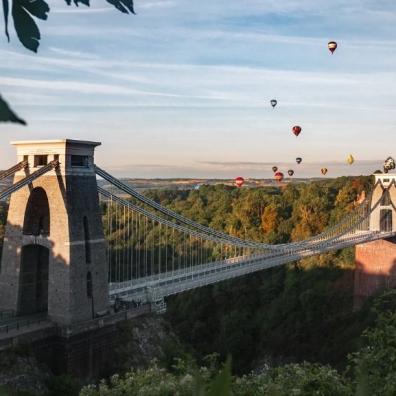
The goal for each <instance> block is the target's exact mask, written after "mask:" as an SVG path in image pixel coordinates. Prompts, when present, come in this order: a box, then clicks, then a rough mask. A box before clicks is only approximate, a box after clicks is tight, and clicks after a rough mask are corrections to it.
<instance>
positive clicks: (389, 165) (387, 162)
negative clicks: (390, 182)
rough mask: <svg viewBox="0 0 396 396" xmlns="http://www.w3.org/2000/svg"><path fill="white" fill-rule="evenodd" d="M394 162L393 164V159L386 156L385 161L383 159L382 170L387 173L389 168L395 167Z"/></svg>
mask: <svg viewBox="0 0 396 396" xmlns="http://www.w3.org/2000/svg"><path fill="white" fill-rule="evenodd" d="M395 167H396V164H395V160H394V159H393V158H392V157H388V158H387V159H386V160H385V161H384V172H385V173H388V172H389V171H390V170H392V169H395Z"/></svg>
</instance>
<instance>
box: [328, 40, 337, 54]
mask: <svg viewBox="0 0 396 396" xmlns="http://www.w3.org/2000/svg"><path fill="white" fill-rule="evenodd" d="M327 47H328V48H329V51H330V52H331V53H332V54H333V53H334V51H335V50H336V49H337V43H336V42H335V41H329V42H328V44H327Z"/></svg>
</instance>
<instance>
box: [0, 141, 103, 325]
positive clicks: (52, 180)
mask: <svg viewBox="0 0 396 396" xmlns="http://www.w3.org/2000/svg"><path fill="white" fill-rule="evenodd" d="M13 144H14V145H15V146H16V148H17V156H18V161H22V160H25V159H28V161H29V168H28V169H24V170H21V171H19V172H17V173H16V174H15V177H14V182H17V181H19V180H21V179H23V178H24V177H26V175H27V174H29V173H32V172H34V171H35V170H37V169H38V167H39V166H42V163H41V164H40V165H39V164H38V162H39V159H40V158H41V159H42V158H43V157H46V160H47V161H48V162H49V161H52V160H54V159H58V160H59V162H60V165H59V166H58V167H57V168H56V169H54V170H52V171H49V172H48V173H46V174H44V175H43V176H41V177H39V178H38V179H36V180H34V181H33V182H32V183H31V184H30V185H28V186H26V187H24V188H22V189H20V190H18V191H17V192H15V193H14V194H12V196H11V199H10V204H9V211H8V218H7V225H6V230H5V238H4V246H3V255H2V260H1V272H0V310H4V309H12V310H14V311H15V312H17V313H19V314H21V313H23V311H24V308H26V307H23V304H22V303H21V302H23V301H24V299H23V297H24V296H25V300H26V293H31V295H32V298H34V292H32V290H35V291H36V292H35V293H36V298H41V300H42V298H43V297H42V293H43V292H47V293H48V316H49V317H50V318H51V319H52V320H53V321H55V322H56V323H59V324H71V323H75V322H79V321H82V320H89V319H92V317H94V316H95V315H96V314H97V313H98V312H105V311H106V310H107V308H108V282H107V261H106V245H105V240H104V235H103V227H102V221H101V211H100V207H99V198H98V192H97V184H96V175H95V171H94V148H95V147H96V146H98V145H99V144H100V143H95V142H86V141H76V140H69V139H66V140H53V141H35V142H15V143H13ZM39 156H40V158H39V159H38V157H39ZM43 161H44V160H43ZM38 189H40V190H41V189H42V190H43V191H44V192H45V194H46V198H47V199H48V204H47V205H48V207H49V230H48V231H47V230H44V229H43V227H44V226H43V224H44V223H45V221H46V220H45V219H44V218H41V217H43V216H44V215H42V213H44V212H45V211H44V209H42V208H40V205H37V204H33V205H28V202H29V197H30V196H31V195H32V194H33V193H34V192H35V191H37V190H38ZM40 194H41V195H40V196H41V197H43V193H42V192H40ZM42 201H45V199H42ZM32 211H33V212H32ZM27 217H29V221H26V218H27ZM35 218H36V222H37V226H36V227H34V226H31V223H32V221H33V222H34V219H35ZM84 218H85V220H84ZM32 219H33V220H32ZM84 222H85V223H86V224H85V225H84ZM26 224H30V226H27V225H26ZM32 230H33V231H32ZM34 230H37V232H35V231H34ZM87 233H88V235H87ZM87 245H88V246H87ZM26 246H29V247H30V248H29V254H26V252H25V250H26V251H27V249H24V247H26ZM35 246H36V247H38V246H41V247H44V248H46V249H48V253H49V254H48V264H47V266H48V290H47V291H46V290H40V288H41V289H42V288H43V287H44V286H45V287H46V284H45V283H44V286H43V281H41V280H40V279H42V278H43V271H40V273H39V274H38V273H37V271H36V273H35V272H34V271H33V270H30V271H29V269H31V268H33V267H34V265H35V266H36V267H37V268H41V267H40V266H37V263H33V262H32V261H34V260H38V257H39V254H37V255H36V258H35V255H34V250H35V249H34V247H35ZM38 250H39V249H37V251H38ZM42 250H43V249H42V248H41V251H42ZM88 254H89V257H87V255H88ZM40 257H43V254H41V255H40ZM44 257H45V256H44ZM41 266H42V263H41ZM26 268H27V270H26V271H24V270H25V269H26ZM21 270H22V271H21ZM23 273H25V274H26V276H23V275H21V274H23ZM44 273H45V272H44ZM88 273H90V277H91V286H92V287H91V290H92V293H89V291H88V290H87V287H88V285H87V283H88V282H87V278H88ZM37 282H40V285H39V286H38V284H37ZM28 289H29V290H28ZM24 293H25V294H24ZM40 304H41V305H40V306H41V307H43V304H42V301H41V303H40ZM33 305H34V304H33ZM29 309H31V307H30V308H29Z"/></svg>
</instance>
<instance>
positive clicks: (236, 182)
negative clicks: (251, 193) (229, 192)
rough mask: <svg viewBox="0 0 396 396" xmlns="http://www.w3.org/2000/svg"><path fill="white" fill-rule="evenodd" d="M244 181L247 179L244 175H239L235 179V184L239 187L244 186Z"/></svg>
mask: <svg viewBox="0 0 396 396" xmlns="http://www.w3.org/2000/svg"><path fill="white" fill-rule="evenodd" d="M243 183H245V179H244V178H243V177H241V176H238V177H237V178H236V179H235V185H236V186H237V187H238V188H239V187H242V186H243Z"/></svg>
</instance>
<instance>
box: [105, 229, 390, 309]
mask: <svg viewBox="0 0 396 396" xmlns="http://www.w3.org/2000/svg"><path fill="white" fill-rule="evenodd" d="M395 235H396V232H372V231H361V232H356V233H355V234H354V235H344V236H341V237H338V238H336V239H334V240H331V241H326V242H321V243H318V242H312V244H309V243H308V244H305V245H304V246H303V247H301V249H300V250H290V251H286V252H284V253H283V254H282V253H278V254H277V253H272V254H265V255H251V256H246V257H245V256H239V257H235V258H231V259H227V260H224V261H216V262H211V263H208V264H201V265H197V266H194V267H188V268H186V269H179V270H176V271H173V272H167V273H162V274H157V275H152V276H147V277H143V278H139V279H136V280H132V281H128V282H123V283H112V284H110V297H111V298H114V297H115V296H119V297H122V298H126V299H137V300H142V301H145V300H146V299H148V298H150V295H149V293H150V292H151V293H154V294H155V296H156V297H157V298H162V297H166V296H170V295H172V294H176V293H180V292H183V291H187V290H190V289H194V288H196V287H201V286H206V285H209V284H212V283H216V282H220V281H222V280H226V279H231V278H235V277H239V276H242V275H246V274H248V273H251V272H255V271H260V270H263V269H268V268H271V267H276V266H279V265H282V264H286V263H289V262H293V261H296V260H299V259H302V258H304V257H309V256H314V255H317V254H320V253H325V252H328V251H332V250H339V249H343V248H345V247H349V246H354V245H358V244H361V243H365V242H370V241H374V240H377V239H386V238H391V237H393V236H395Z"/></svg>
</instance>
